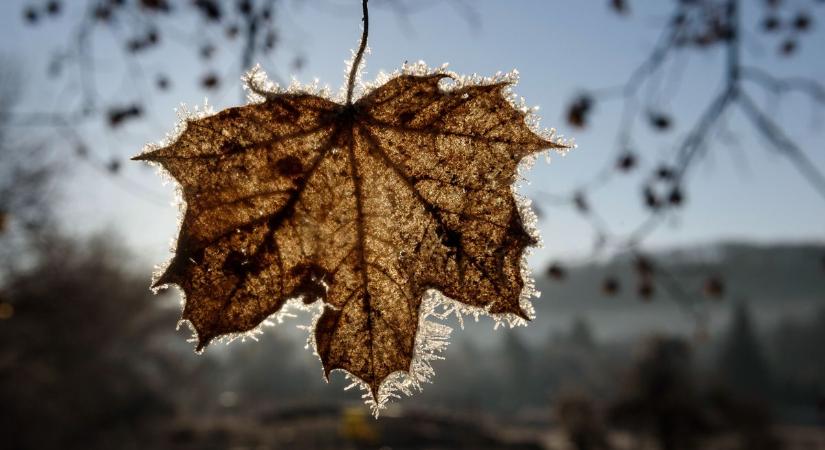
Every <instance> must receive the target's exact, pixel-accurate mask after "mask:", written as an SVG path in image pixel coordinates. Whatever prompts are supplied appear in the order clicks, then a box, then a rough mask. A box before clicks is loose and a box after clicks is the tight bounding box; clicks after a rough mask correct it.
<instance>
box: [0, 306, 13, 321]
mask: <svg viewBox="0 0 825 450" xmlns="http://www.w3.org/2000/svg"><path fill="white" fill-rule="evenodd" d="M13 315H14V306H12V305H11V303H5V302H3V303H0V320H6V319H11V317H12V316H13Z"/></svg>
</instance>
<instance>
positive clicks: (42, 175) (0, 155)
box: [0, 55, 56, 282]
mask: <svg viewBox="0 0 825 450" xmlns="http://www.w3.org/2000/svg"><path fill="white" fill-rule="evenodd" d="M20 92H21V79H20V74H19V73H18V72H17V70H16V69H15V62H14V61H13V60H11V59H8V58H7V57H5V56H4V55H0V282H1V281H2V277H3V276H5V274H6V273H7V272H9V271H11V270H14V269H16V268H19V267H20V266H21V265H25V263H26V261H25V258H21V257H20V256H22V255H23V249H24V246H25V244H26V242H28V238H29V237H31V235H33V234H36V233H38V232H39V231H42V230H45V229H47V228H49V227H50V226H51V225H52V221H51V214H50V211H49V208H48V206H49V201H53V200H54V199H53V198H50V197H53V195H52V194H53V192H51V190H50V188H51V187H52V186H53V183H52V181H53V178H54V176H55V174H56V173H55V170H54V165H53V162H52V160H51V159H50V158H49V153H48V152H47V148H46V146H45V145H43V143H42V142H39V141H38V140H37V139H36V138H31V137H29V136H28V135H25V134H22V133H20V132H19V131H18V130H16V129H14V128H12V127H10V126H9V123H8V121H9V119H10V114H11V110H12V109H13V108H14V106H15V105H16V104H17V102H18V100H19V97H20Z"/></svg>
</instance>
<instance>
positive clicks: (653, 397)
mask: <svg viewBox="0 0 825 450" xmlns="http://www.w3.org/2000/svg"><path fill="white" fill-rule="evenodd" d="M693 377H694V373H693V367H692V361H691V352H690V348H689V347H688V345H687V344H686V343H685V342H684V341H682V340H680V339H677V338H655V339H653V340H652V341H650V342H649V346H648V348H647V349H646V351H645V353H644V355H643V356H642V357H641V358H640V359H639V360H638V361H637V363H636V365H635V367H634V368H633V370H632V372H631V373H630V375H629V377H628V378H627V380H626V384H625V386H624V390H623V392H622V394H620V396H619V398H618V399H617V400H616V402H615V403H614V404H613V405H612V406H611V408H610V411H609V417H610V421H611V422H612V423H613V424H614V425H616V426H619V427H622V428H627V429H630V430H633V431H634V432H636V433H639V434H641V435H642V436H644V435H647V436H652V437H653V438H654V439H655V441H656V442H657V444H658V446H659V448H661V449H662V450H682V449H684V450H689V449H696V448H701V442H702V439H704V438H706V437H707V436H708V434H709V432H710V424H709V422H708V418H707V417H706V414H707V411H705V410H704V408H703V405H702V402H701V399H700V394H699V392H698V390H697V386H696V385H695V382H694V378H693Z"/></svg>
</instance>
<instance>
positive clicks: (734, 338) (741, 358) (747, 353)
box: [717, 302, 772, 399]
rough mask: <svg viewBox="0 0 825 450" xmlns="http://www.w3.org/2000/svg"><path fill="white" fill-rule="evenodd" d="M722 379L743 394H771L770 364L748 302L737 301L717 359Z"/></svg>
mask: <svg viewBox="0 0 825 450" xmlns="http://www.w3.org/2000/svg"><path fill="white" fill-rule="evenodd" d="M717 370H718V375H719V377H720V380H721V381H722V382H723V383H725V384H726V385H727V386H729V387H730V388H731V389H733V390H735V391H738V392H739V393H740V394H741V395H743V396H746V397H750V398H757V399H759V398H761V399H767V398H769V396H770V394H771V390H772V380H771V375H770V367H769V365H768V362H767V360H766V359H765V356H764V355H763V352H762V347H761V345H760V343H759V340H758V338H757V336H756V332H755V330H754V325H753V321H752V319H751V315H750V310H749V308H748V306H747V304H746V303H744V302H739V303H737V304H736V306H735V307H734V310H733V314H732V316H731V321H730V324H729V325H728V331H727V335H726V336H725V339H724V342H723V343H722V347H721V349H720V351H719V355H718V359H717Z"/></svg>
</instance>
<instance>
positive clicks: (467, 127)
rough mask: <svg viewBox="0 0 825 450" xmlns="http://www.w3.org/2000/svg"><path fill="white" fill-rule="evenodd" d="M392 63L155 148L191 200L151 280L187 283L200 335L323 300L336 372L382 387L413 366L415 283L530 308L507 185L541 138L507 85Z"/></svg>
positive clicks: (224, 118) (200, 122)
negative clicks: (399, 71)
mask: <svg viewBox="0 0 825 450" xmlns="http://www.w3.org/2000/svg"><path fill="white" fill-rule="evenodd" d="M447 77H448V76H447V75H444V74H433V75H426V76H419V75H400V76H397V77H395V78H392V79H391V80H389V81H388V82H387V83H386V84H384V85H382V86H380V87H377V88H375V89H374V90H372V91H371V92H369V93H367V94H366V95H365V96H363V97H362V98H361V99H360V100H358V101H357V102H355V103H354V104H349V105H346V104H339V103H336V102H333V101H330V100H327V99H325V98H322V97H319V96H315V95H310V94H301V93H271V94H268V95H267V98H266V100H265V101H264V102H262V103H258V104H250V105H248V106H244V107H237V108H229V109H226V110H224V111H221V112H219V113H217V114H215V115H213V116H210V117H204V118H200V119H195V120H189V121H188V122H187V123H186V127H185V130H184V131H183V133H182V134H181V135H180V137H179V138H178V139H177V140H176V141H175V142H173V143H171V144H170V145H168V146H166V147H164V148H160V149H156V150H153V151H149V152H147V153H144V154H142V155H139V156H137V157H135V159H138V160H147V161H155V162H158V163H160V164H161V165H162V166H163V168H164V169H166V170H167V171H168V172H169V173H170V174H171V175H172V176H173V177H174V178H175V179H176V180H177V181H178V183H179V184H180V187H181V190H182V194H183V198H184V200H185V201H186V205H187V208H186V212H185V215H184V217H183V220H182V223H181V228H180V233H179V237H178V242H177V249H176V253H175V255H174V257H173V259H172V260H171V262H170V264H169V266H168V267H167V268H166V270H165V271H164V272H163V273H162V275H160V277H159V278H158V279H157V280H156V281H155V283H154V284H155V286H161V285H166V284H175V285H178V286H180V287H181V288H182V290H183V291H184V293H185V296H186V304H185V307H184V310H183V315H182V318H183V319H185V320H188V321H190V322H191V324H192V325H193V327H194V329H195V331H196V332H197V336H198V349H202V348H203V347H204V346H206V345H207V344H208V343H209V342H210V341H211V340H213V339H214V338H216V337H219V336H223V335H227V334H234V333H242V332H245V331H248V330H251V329H254V328H255V327H257V326H258V325H259V324H260V323H261V322H262V321H263V320H265V319H266V318H267V317H269V316H270V315H272V314H273V313H276V312H277V311H279V310H280V309H281V308H282V307H283V306H284V304H285V302H286V301H287V300H288V299H290V298H295V297H300V298H302V299H303V301H304V302H305V303H311V302H314V301H316V300H321V301H323V303H324V304H325V306H326V307H325V308H324V310H323V314H322V315H321V316H320V318H319V319H318V321H317V324H316V329H315V333H314V338H315V343H316V348H317V352H318V354H319V355H320V357H321V360H322V362H323V365H324V371H325V373H326V374H329V372H330V371H332V370H334V369H344V370H346V371H348V372H350V373H351V374H353V375H355V376H356V377H358V378H359V379H360V380H362V381H363V382H365V383H366V384H367V385H368V386H369V388H370V391H371V393H372V394H373V396H374V398H377V393H378V387H379V385H380V384H381V382H382V381H383V380H384V379H386V378H387V376H389V375H390V374H392V373H394V372H397V371H404V372H407V371H409V370H410V364H411V361H412V357H413V350H414V343H415V337H416V332H417V328H418V323H419V308H420V306H421V303H422V295H423V294H424V293H425V291H426V290H428V289H431V288H432V289H437V290H439V291H440V292H442V293H443V294H444V295H446V296H448V297H450V298H452V299H453V300H456V301H458V302H461V303H463V304H465V305H468V306H474V307H482V308H487V309H488V311H489V312H490V313H493V314H503V313H509V314H513V315H515V316H518V317H521V318H525V319H526V318H528V313H527V312H526V311H525V310H524V309H523V308H522V306H521V305H520V302H519V301H520V299H521V296H522V288H523V287H524V280H523V279H522V274H521V261H522V255H523V253H524V250H525V247H527V246H529V245H533V244H535V243H536V241H535V239H534V238H533V237H532V236H531V235H530V234H529V233H528V232H527V230H526V229H525V226H524V224H523V222H522V217H521V215H520V213H519V207H518V206H517V203H516V199H515V198H514V196H513V192H512V188H511V186H512V185H513V183H514V181H515V180H516V168H517V166H518V164H519V162H520V161H521V160H522V159H523V158H525V157H526V156H528V155H531V154H534V153H536V152H539V151H541V150H543V149H548V148H561V147H564V145H563V144H561V143H559V142H554V141H552V140H549V139H545V138H543V137H540V136H538V135H537V134H535V133H534V132H533V131H531V130H530V128H529V127H528V126H527V124H526V123H525V115H526V114H525V113H524V112H522V111H520V110H517V109H515V108H514V107H513V106H512V105H511V104H510V102H509V101H508V99H507V98H506V97H505V95H504V94H503V92H504V90H505V88H506V87H507V83H505V82H500V83H493V84H489V85H468V86H464V87H460V88H457V89H454V90H444V89H441V88H440V87H439V81H440V80H442V79H444V78H447Z"/></svg>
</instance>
